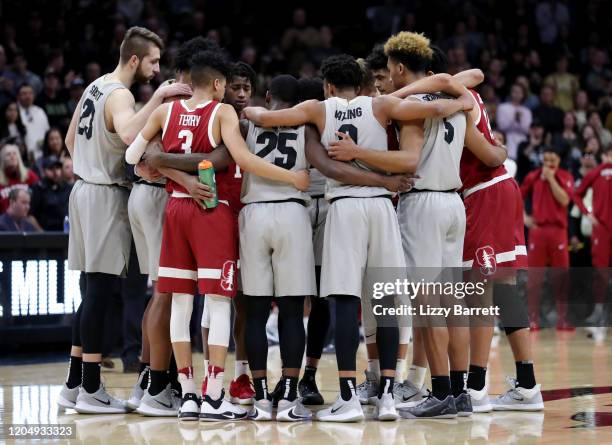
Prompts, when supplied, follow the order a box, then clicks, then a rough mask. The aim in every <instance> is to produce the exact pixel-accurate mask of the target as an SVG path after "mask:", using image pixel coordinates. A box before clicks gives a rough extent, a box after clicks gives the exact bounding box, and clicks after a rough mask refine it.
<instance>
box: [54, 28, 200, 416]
mask: <svg viewBox="0 0 612 445" xmlns="http://www.w3.org/2000/svg"><path fill="white" fill-rule="evenodd" d="M162 47H163V44H162V41H161V39H160V38H159V36H157V35H156V34H154V33H153V32H151V31H149V30H147V29H145V28H139V27H133V28H130V29H129V30H128V31H127V32H126V34H125V37H124V39H123V42H122V43H121V47H120V60H119V63H118V65H117V67H116V68H115V70H114V71H113V72H112V73H110V74H105V75H104V76H102V77H100V78H98V79H96V80H95V81H94V82H92V84H90V85H89V86H88V87H87V88H86V90H85V91H86V93H85V94H84V95H83V97H82V98H81V100H80V102H79V105H78V106H77V108H76V109H75V112H74V114H73V116H72V120H71V122H70V126H69V128H68V132H67V134H66V145H67V147H68V148H69V150H70V152H71V156H72V159H73V160H74V171H75V174H76V175H78V176H79V178H81V179H80V180H79V181H77V182H76V184H75V185H74V187H73V189H72V192H71V194H70V205H69V207H70V238H69V244H68V264H69V268H70V269H72V270H80V271H83V272H85V280H86V292H85V295H84V298H83V301H82V303H81V306H80V308H79V310H78V311H77V313H76V316H75V318H74V321H73V339H72V343H73V346H72V349H71V353H70V356H71V357H70V368H69V373H68V378H67V381H66V383H65V385H64V387H63V389H62V392H61V393H60V398H59V404H60V406H64V407H69V408H74V409H76V410H77V411H78V412H80V413H89V414H98V413H104V414H111V413H123V412H125V411H126V405H125V404H124V402H123V401H120V400H118V399H116V398H114V397H112V396H111V395H109V394H108V393H107V392H106V389H105V388H104V386H103V385H101V383H100V361H101V350H102V339H103V338H104V317H103V316H102V317H101V316H100V314H104V313H106V305H107V300H108V298H107V297H108V295H106V294H107V292H108V289H112V288H113V287H114V286H116V285H117V283H116V281H117V280H118V277H119V276H120V275H122V274H123V273H124V272H125V270H126V268H127V261H128V258H129V250H130V243H131V239H130V238H131V236H130V228H129V221H128V213H127V203H128V194H129V193H128V189H127V188H126V187H125V186H126V185H127V183H126V179H125V164H124V161H123V155H124V152H125V147H126V144H128V143H130V142H132V140H133V139H134V137H135V136H136V134H137V133H138V131H140V130H141V129H142V127H143V125H144V123H145V122H146V119H147V118H148V116H149V115H150V114H151V113H152V112H153V110H154V109H155V107H157V106H158V105H160V104H161V103H162V102H163V101H164V100H165V99H166V98H169V97H173V96H177V95H185V94H189V93H190V92H191V89H190V88H189V87H188V86H186V85H168V86H166V87H163V88H159V89H158V90H157V91H156V92H155V93H154V95H153V97H152V98H151V100H150V101H149V102H148V103H147V104H146V105H145V106H144V107H143V108H141V109H140V111H138V113H136V112H135V111H134V103H135V101H134V97H133V96H132V94H131V93H130V90H129V88H130V87H131V86H132V85H133V84H134V83H142V82H148V81H149V80H150V79H152V78H153V77H154V76H155V75H156V74H157V73H158V72H159V58H160V52H161V49H162ZM80 385H81V386H80Z"/></svg>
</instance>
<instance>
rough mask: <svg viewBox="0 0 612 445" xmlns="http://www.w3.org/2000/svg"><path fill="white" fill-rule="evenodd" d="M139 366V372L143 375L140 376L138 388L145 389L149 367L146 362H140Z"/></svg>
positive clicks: (147, 382)
mask: <svg viewBox="0 0 612 445" xmlns="http://www.w3.org/2000/svg"><path fill="white" fill-rule="evenodd" d="M143 365H144V367H143ZM140 368H141V369H140V374H142V373H144V375H143V376H142V381H141V382H140V388H141V389H147V386H149V376H150V372H151V368H149V364H148V363H141V364H140Z"/></svg>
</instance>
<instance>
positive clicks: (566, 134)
mask: <svg viewBox="0 0 612 445" xmlns="http://www.w3.org/2000/svg"><path fill="white" fill-rule="evenodd" d="M551 144H552V145H553V147H555V148H556V149H557V151H558V152H559V153H561V154H562V165H563V167H564V168H570V164H571V159H572V158H579V157H580V155H581V153H580V138H579V136H578V132H577V127H576V117H575V116H574V113H572V112H571V111H568V112H566V113H565V116H564V117H563V131H562V132H561V133H555V134H553V135H552V139H551Z"/></svg>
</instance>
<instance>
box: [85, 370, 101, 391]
mask: <svg viewBox="0 0 612 445" xmlns="http://www.w3.org/2000/svg"><path fill="white" fill-rule="evenodd" d="M83 389H85V391H87V392H88V393H89V394H93V393H94V392H96V391H97V390H98V389H100V363H99V362H83Z"/></svg>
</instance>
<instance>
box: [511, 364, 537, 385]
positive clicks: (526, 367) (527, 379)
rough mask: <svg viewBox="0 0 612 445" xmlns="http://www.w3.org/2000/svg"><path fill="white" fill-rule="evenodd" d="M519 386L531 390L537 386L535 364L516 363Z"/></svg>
mask: <svg viewBox="0 0 612 445" xmlns="http://www.w3.org/2000/svg"><path fill="white" fill-rule="evenodd" d="M515 365H516V380H517V382H518V383H517V386H520V387H521V388H525V389H531V388H533V387H534V386H535V385H536V380H535V375H534V373H533V362H515Z"/></svg>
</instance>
